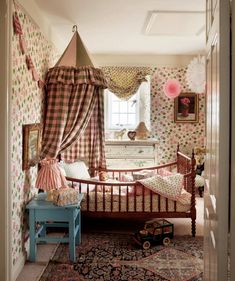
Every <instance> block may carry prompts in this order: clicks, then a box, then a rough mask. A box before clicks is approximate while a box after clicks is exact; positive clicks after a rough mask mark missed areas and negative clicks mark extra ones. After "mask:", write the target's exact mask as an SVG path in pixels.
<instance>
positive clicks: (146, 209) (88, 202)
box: [67, 152, 196, 236]
mask: <svg viewBox="0 0 235 281" xmlns="http://www.w3.org/2000/svg"><path fill="white" fill-rule="evenodd" d="M194 167H195V164H194V158H193V157H192V158H189V157H187V156H185V155H184V154H182V153H180V152H177V161H175V162H171V163H168V164H164V165H159V166H154V167H147V168H144V170H154V171H157V173H158V172H159V171H160V170H161V169H167V170H169V171H172V170H173V169H174V168H175V171H176V172H179V173H181V174H183V185H184V189H185V190H186V191H188V192H190V193H191V208H190V210H188V209H187V211H181V210H178V209H177V208H178V207H177V202H176V201H172V200H169V199H168V198H165V197H164V198H163V197H161V196H160V195H158V194H156V193H154V192H152V191H150V190H147V189H146V188H145V187H144V186H143V185H141V184H140V183H138V182H136V181H132V182H124V181H121V179H122V176H123V175H128V174H129V175H132V176H133V174H134V173H135V172H139V171H141V170H143V168H137V169H107V170H105V172H107V173H108V175H109V180H108V181H100V180H98V179H75V178H69V177H67V180H68V181H69V182H70V183H71V186H72V187H74V188H76V189H78V190H79V192H80V193H85V200H84V202H83V205H85V213H86V214H90V215H91V214H92V215H94V216H102V217H104V216H108V217H111V215H113V217H119V215H121V217H125V215H126V216H128V214H129V217H130V216H131V217H136V218H138V217H142V216H147V217H148V218H150V217H156V218H157V217H166V218H167V217H168V218H170V217H182V218H183V217H189V218H192V234H193V236H194V235H195V228H196V226H195V220H196V209H195V169H194ZM83 213H84V212H83ZM92 215H91V216H92Z"/></svg>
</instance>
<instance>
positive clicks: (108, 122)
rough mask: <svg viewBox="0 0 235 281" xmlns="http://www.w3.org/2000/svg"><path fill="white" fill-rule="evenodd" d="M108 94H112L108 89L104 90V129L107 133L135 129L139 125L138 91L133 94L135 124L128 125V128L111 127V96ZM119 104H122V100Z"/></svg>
mask: <svg viewBox="0 0 235 281" xmlns="http://www.w3.org/2000/svg"><path fill="white" fill-rule="evenodd" d="M110 93H112V92H111V91H110V90H108V89H106V90H105V92H104V95H105V128H106V129H107V130H109V131H115V130H121V129H124V128H125V129H128V130H132V129H135V128H136V126H137V125H138V124H139V119H140V94H139V89H138V90H137V92H136V94H135V95H136V105H135V106H136V113H135V116H136V117H135V120H136V124H135V125H130V126H127V125H117V126H112V125H111V114H112V111H111V110H110V108H111V103H112V96H111V95H110ZM112 94H113V93H112ZM113 95H114V94H113ZM128 101H129V100H127V101H126V102H128ZM120 102H123V100H121V99H120ZM118 114H120V111H119V112H118ZM126 114H128V111H127V113H126ZM129 114H130V113H129Z"/></svg>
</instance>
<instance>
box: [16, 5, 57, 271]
mask: <svg viewBox="0 0 235 281" xmlns="http://www.w3.org/2000/svg"><path fill="white" fill-rule="evenodd" d="M16 11H17V13H18V16H19V19H20V23H21V26H22V30H23V34H24V37H25V41H26V43H27V53H28V54H29V55H30V56H31V58H32V60H33V63H34V65H35V68H36V70H37V72H38V74H39V76H40V77H42V78H44V76H45V73H46V71H47V69H48V67H52V66H53V65H54V64H55V62H56V60H57V58H58V54H57V51H56V50H55V48H54V47H53V46H52V45H51V44H50V43H49V42H48V41H47V39H46V38H45V37H44V36H43V35H42V33H41V32H40V29H39V28H38V26H36V25H35V23H34V22H33V21H32V20H31V18H30V17H29V16H28V15H27V14H26V13H25V12H24V11H23V10H22V9H21V8H20V7H18V6H17V5H16ZM12 50H13V51H12V65H13V73H12V96H11V120H12V123H11V185H12V186H11V188H12V229H13V231H12V235H13V237H12V263H13V266H14V265H15V264H16V263H17V259H18V258H19V256H20V255H21V254H22V253H23V254H25V249H24V241H25V237H26V230H27V223H26V222H27V217H26V212H25V204H26V202H28V200H29V199H30V198H31V197H32V196H33V195H34V194H35V193H36V192H37V190H35V188H34V183H35V178H36V173H37V168H36V167H33V168H30V169H29V170H27V171H22V125H23V124H30V123H38V122H40V120H41V112H42V104H43V92H42V89H39V87H38V85H37V82H35V81H34V80H33V79H32V73H31V72H30V71H29V70H28V69H27V66H26V62H25V60H26V57H25V55H23V54H22V53H21V51H20V47H19V38H18V35H16V34H13V37H12Z"/></svg>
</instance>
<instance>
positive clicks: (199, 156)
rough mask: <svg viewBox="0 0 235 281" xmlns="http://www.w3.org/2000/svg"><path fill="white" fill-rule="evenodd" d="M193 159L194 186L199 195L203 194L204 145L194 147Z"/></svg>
mask: <svg viewBox="0 0 235 281" xmlns="http://www.w3.org/2000/svg"><path fill="white" fill-rule="evenodd" d="M194 152H195V160H196V178H195V186H196V187H197V188H198V191H199V195H200V197H202V196H203V191H204V162H205V154H206V148H205V147H195V149H194Z"/></svg>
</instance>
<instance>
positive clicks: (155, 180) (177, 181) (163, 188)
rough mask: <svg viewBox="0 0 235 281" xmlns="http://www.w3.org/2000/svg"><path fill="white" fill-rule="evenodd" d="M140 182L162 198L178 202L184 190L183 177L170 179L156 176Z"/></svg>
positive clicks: (173, 176)
mask: <svg viewBox="0 0 235 281" xmlns="http://www.w3.org/2000/svg"><path fill="white" fill-rule="evenodd" d="M138 182H139V183H141V184H142V185H143V186H145V187H146V188H148V189H150V190H152V191H153V192H155V193H157V194H159V195H161V196H164V197H166V198H168V199H171V200H177V199H178V197H179V196H180V194H181V190H182V188H183V175H181V174H174V175H171V176H168V177H162V176H160V175H156V176H154V177H151V178H147V179H143V180H139V181H138Z"/></svg>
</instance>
